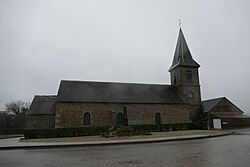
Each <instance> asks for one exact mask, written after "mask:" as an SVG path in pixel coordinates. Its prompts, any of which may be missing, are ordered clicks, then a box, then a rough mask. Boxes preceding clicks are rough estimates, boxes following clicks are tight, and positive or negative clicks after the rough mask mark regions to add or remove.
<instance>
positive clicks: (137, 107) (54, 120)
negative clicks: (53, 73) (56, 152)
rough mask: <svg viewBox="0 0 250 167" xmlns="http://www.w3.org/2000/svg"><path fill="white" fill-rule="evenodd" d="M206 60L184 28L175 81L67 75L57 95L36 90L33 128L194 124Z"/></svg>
mask: <svg viewBox="0 0 250 167" xmlns="http://www.w3.org/2000/svg"><path fill="white" fill-rule="evenodd" d="M199 67H200V65H199V64H198V63H197V62H196V61H195V60H194V59H193V57H192V55H191V52H190V50H189V47H188V45H187V42H186V40H185V38H184V35H183V32H182V29H181V28H180V30H179V35H178V39H177V44H176V49H175V53H174V57H173V62H172V65H171V66H170V68H169V72H170V78H171V84H170V85H160V84H141V83H119V82H91V81H67V80H62V81H61V83H60V86H59V90H58V93H57V95H53V96H47V95H42V96H41V95H36V96H35V97H34V99H33V101H32V104H31V106H30V109H29V111H28V113H27V125H26V128H28V129H44V128H74V127H100V126H113V125H122V124H123V118H124V113H126V119H127V123H128V124H129V125H152V124H153V125H155V124H175V123H192V121H193V118H194V116H195V115H196V113H197V112H198V111H199V110H201V105H202V102H201V93H200V82H199V71H198V69H199Z"/></svg>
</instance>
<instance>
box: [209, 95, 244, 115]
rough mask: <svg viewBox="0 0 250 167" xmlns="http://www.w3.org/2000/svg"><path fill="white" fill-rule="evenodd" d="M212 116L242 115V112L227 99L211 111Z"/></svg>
mask: <svg viewBox="0 0 250 167" xmlns="http://www.w3.org/2000/svg"><path fill="white" fill-rule="evenodd" d="M210 113H211V114H221V115H239V114H240V115H241V114H242V112H241V110H239V108H237V107H236V106H235V105H233V104H232V103H231V102H229V101H228V100H226V99H223V100H222V101H221V102H220V103H219V104H217V105H216V106H215V107H214V108H213V109H212V110H211V111H210Z"/></svg>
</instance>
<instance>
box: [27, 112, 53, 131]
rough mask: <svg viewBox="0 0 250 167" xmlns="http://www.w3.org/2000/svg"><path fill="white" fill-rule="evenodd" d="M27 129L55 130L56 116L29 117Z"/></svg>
mask: <svg viewBox="0 0 250 167" xmlns="http://www.w3.org/2000/svg"><path fill="white" fill-rule="evenodd" d="M26 128H28V129H49V128H55V115H53V114H51V115H45V114H44V115H42V114H39V115H35V114H34V115H31V114H29V115H28V117H27V123H26Z"/></svg>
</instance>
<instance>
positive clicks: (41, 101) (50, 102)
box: [28, 95, 56, 115]
mask: <svg viewBox="0 0 250 167" xmlns="http://www.w3.org/2000/svg"><path fill="white" fill-rule="evenodd" d="M55 102H56V96H55V95H53V96H47V95H46V96H38V95H35V97H34V99H33V101H32V103H31V105H30V108H29V110H28V115H29V114H30V115H31V114H55V113H54V110H53V107H54V104H55Z"/></svg>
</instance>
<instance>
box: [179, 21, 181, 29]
mask: <svg viewBox="0 0 250 167" xmlns="http://www.w3.org/2000/svg"><path fill="white" fill-rule="evenodd" d="M179 27H180V28H181V19H179Z"/></svg>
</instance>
